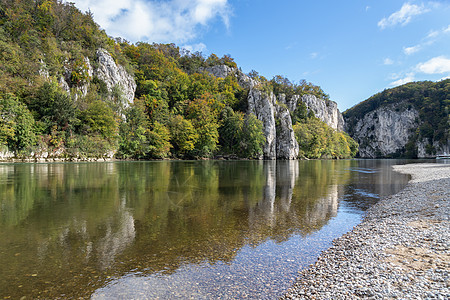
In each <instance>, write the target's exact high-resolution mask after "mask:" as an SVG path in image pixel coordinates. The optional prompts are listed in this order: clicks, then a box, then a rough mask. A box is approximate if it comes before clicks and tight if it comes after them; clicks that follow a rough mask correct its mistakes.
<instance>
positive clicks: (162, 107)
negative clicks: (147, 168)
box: [0, 0, 427, 159]
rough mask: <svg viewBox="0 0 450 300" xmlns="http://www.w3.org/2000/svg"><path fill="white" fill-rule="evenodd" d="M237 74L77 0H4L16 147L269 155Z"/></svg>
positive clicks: (7, 88)
mask: <svg viewBox="0 0 450 300" xmlns="http://www.w3.org/2000/svg"><path fill="white" fill-rule="evenodd" d="M99 49H105V50H106V51H108V53H110V54H111V56H112V57H113V59H114V61H115V62H116V64H118V65H121V66H122V67H124V68H125V70H126V71H128V72H129V73H130V74H132V75H133V76H134V79H135V81H136V85H137V87H136V93H135V99H134V101H131V102H132V103H128V102H127V101H125V97H124V93H123V92H124V91H122V90H121V88H120V87H119V86H118V85H116V86H115V87H112V88H111V87H108V84H107V82H105V81H103V80H102V79H100V78H99V77H97V76H96V75H95V72H94V73H92V69H94V70H95V68H96V67H98V64H99V62H98V60H97V54H96V52H97V50H99ZM216 66H227V67H228V68H231V70H234V71H232V72H231V74H229V75H228V76H227V77H225V78H218V77H215V76H213V75H211V74H209V73H208V72H207V71H206V70H207V69H208V68H214V67H216ZM91 67H92V68H91ZM236 72H241V71H240V70H238V68H237V64H236V62H235V61H234V60H233V58H232V57H231V56H230V55H228V54H226V55H223V56H222V57H219V56H217V55H216V54H211V55H209V56H208V57H206V56H204V55H203V54H202V53H200V52H194V53H191V52H189V51H187V50H185V49H182V48H180V47H178V46H176V45H175V44H156V43H153V44H150V43H144V42H138V43H135V44H133V43H130V42H128V41H126V40H124V39H121V38H116V39H113V38H111V37H109V36H107V34H106V33H105V32H104V31H103V30H101V29H100V27H99V25H97V24H96V23H95V22H94V20H93V16H92V13H90V12H87V13H82V12H81V11H79V10H78V9H77V8H76V7H75V5H74V4H73V3H71V2H65V1H60V0H34V1H27V0H3V1H1V2H0V95H2V96H1V99H0V100H1V101H0V102H1V103H0V106H1V116H2V120H1V124H0V144H1V145H2V146H3V147H6V148H8V149H9V150H12V151H16V152H19V151H22V152H23V151H25V150H27V151H31V150H30V149H32V148H35V149H37V150H38V151H37V152H39V151H41V152H44V151H48V152H57V153H64V155H68V156H70V157H72V156H73V157H90V156H92V157H104V156H105V154H106V153H107V152H111V151H112V152H115V151H116V156H117V157H119V158H130V159H149V158H158V159H159V158H165V157H173V158H203V157H211V156H213V155H215V154H218V153H220V154H223V155H228V154H229V155H235V156H239V157H245V158H257V157H261V154H262V149H263V146H264V143H265V138H264V133H263V126H262V122H261V121H259V120H258V119H257V118H256V117H255V116H254V115H251V114H247V104H246V103H247V96H248V93H249V88H244V87H242V86H241V85H240V84H239V83H238V79H237V77H236V76H235V75H236ZM249 76H250V77H251V78H253V79H254V80H257V81H258V82H259V84H260V85H261V86H263V87H264V88H266V89H267V90H268V91H269V92H270V91H273V92H275V93H276V94H280V93H284V94H286V95H287V96H289V95H293V94H298V95H303V94H306V93H309V94H314V95H316V96H318V97H319V98H321V99H324V100H327V99H328V96H327V95H326V94H325V93H324V92H323V91H322V89H321V88H320V87H318V86H315V85H313V84H311V83H307V82H306V81H304V80H303V81H301V82H299V83H292V82H291V81H289V80H288V79H287V78H285V77H283V76H275V77H274V78H273V79H272V80H267V79H266V78H264V77H263V76H260V75H259V74H258V73H257V72H255V71H253V72H251V73H250V74H249ZM86 91H87V92H86ZM299 103H300V102H299ZM292 116H293V120H294V123H302V122H306V121H307V119H308V118H309V117H310V116H308V114H307V112H306V108H305V107H304V106H302V105H301V104H299V105H298V106H297V109H296V110H295V112H292ZM422 132H423V133H424V134H427V128H423V129H422ZM337 141H339V140H338V139H337ZM338 155H339V154H338Z"/></svg>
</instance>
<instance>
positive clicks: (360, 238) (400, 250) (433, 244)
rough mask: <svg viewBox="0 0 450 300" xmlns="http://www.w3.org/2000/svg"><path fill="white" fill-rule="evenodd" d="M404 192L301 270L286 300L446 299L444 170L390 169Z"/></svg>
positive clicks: (447, 191) (448, 169) (448, 259)
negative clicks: (403, 180) (403, 179)
mask: <svg viewBox="0 0 450 300" xmlns="http://www.w3.org/2000/svg"><path fill="white" fill-rule="evenodd" d="M394 169H395V170H396V171H398V172H402V173H407V174H411V176H412V180H411V181H410V182H409V183H408V185H407V187H406V188H405V189H404V190H403V191H401V192H399V193H397V194H395V195H392V196H389V197H387V198H385V199H382V200H381V201H380V202H378V203H377V204H376V205H374V206H373V207H372V208H371V209H369V211H368V212H367V214H366V216H365V219H364V221H363V222H362V223H361V224H359V225H358V226H356V227H355V228H354V229H353V230H352V231H351V232H349V233H348V234H346V235H344V236H342V237H340V238H338V239H336V240H335V241H334V242H333V246H332V247H331V248H330V249H328V250H327V251H325V252H323V253H322V254H321V256H320V257H319V259H318V260H317V262H316V263H315V264H314V265H312V266H311V267H310V268H308V269H306V270H304V271H302V272H301V273H300V275H299V277H298V278H297V281H296V283H295V284H294V286H293V287H292V288H291V289H289V290H288V291H287V293H286V295H285V296H284V297H283V298H286V299H354V298H371V299H386V298H387V299H392V298H400V299H450V277H449V273H450V222H449V221H450V205H449V199H450V165H448V164H447V165H445V164H411V165H400V166H394Z"/></svg>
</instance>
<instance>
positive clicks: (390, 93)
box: [343, 79, 450, 158]
mask: <svg viewBox="0 0 450 300" xmlns="http://www.w3.org/2000/svg"><path fill="white" fill-rule="evenodd" d="M343 115H344V119H345V122H346V131H347V132H348V133H349V135H350V136H351V137H353V138H354V139H355V140H356V141H357V142H358V143H359V145H360V152H359V155H360V156H361V157H371V158H374V157H391V158H397V157H402V158H417V157H434V156H436V155H437V154H442V153H444V152H447V153H449V148H450V140H449V137H450V80H449V79H447V80H442V81H439V82H431V81H422V82H411V83H407V84H405V85H402V86H398V87H395V88H392V89H387V90H384V91H383V92H381V93H378V94H376V95H374V96H372V97H370V98H369V99H367V100H365V101H363V102H361V103H359V104H357V105H355V106H354V107H352V108H350V109H348V110H347V111H345V112H344V113H343Z"/></svg>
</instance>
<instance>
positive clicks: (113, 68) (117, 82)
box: [94, 49, 136, 103]
mask: <svg viewBox="0 0 450 300" xmlns="http://www.w3.org/2000/svg"><path fill="white" fill-rule="evenodd" d="M96 54H97V60H98V67H97V68H96V69H95V70H94V76H97V77H98V78H99V79H101V80H103V81H104V82H105V83H106V86H107V88H108V91H109V92H111V91H112V90H113V88H114V87H115V86H118V87H119V88H120V89H121V91H122V93H123V96H124V97H125V99H126V100H127V101H128V102H129V103H131V102H133V100H134V93H135V91H136V82H135V81H134V78H133V76H132V75H130V74H129V73H128V72H127V71H126V70H125V69H124V68H123V67H122V66H121V65H117V64H116V63H115V62H114V59H113V58H112V57H111V55H110V54H109V53H108V52H107V51H106V50H104V49H98V50H97V53H96Z"/></svg>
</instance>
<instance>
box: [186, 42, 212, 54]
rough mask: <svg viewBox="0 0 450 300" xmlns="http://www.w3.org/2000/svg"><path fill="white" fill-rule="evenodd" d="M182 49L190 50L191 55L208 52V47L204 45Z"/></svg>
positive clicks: (194, 45) (188, 46)
mask: <svg viewBox="0 0 450 300" xmlns="http://www.w3.org/2000/svg"><path fill="white" fill-rule="evenodd" d="M182 48H184V49H186V50H188V51H189V52H191V53H194V52H197V51H198V52H204V51H205V50H206V45H205V44H203V43H198V44H192V45H184V46H182Z"/></svg>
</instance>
